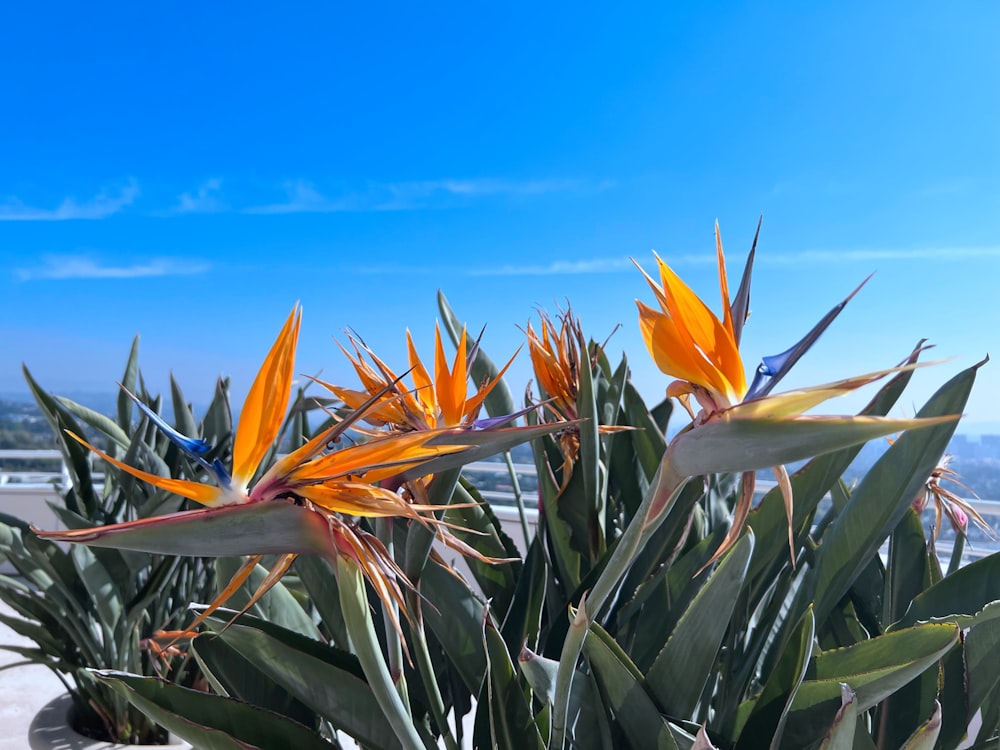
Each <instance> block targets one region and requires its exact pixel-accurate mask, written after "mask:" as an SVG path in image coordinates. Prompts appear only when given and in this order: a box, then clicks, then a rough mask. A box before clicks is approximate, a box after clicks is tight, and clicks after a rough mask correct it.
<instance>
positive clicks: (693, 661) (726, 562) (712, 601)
mask: <svg viewBox="0 0 1000 750" xmlns="http://www.w3.org/2000/svg"><path fill="white" fill-rule="evenodd" d="M753 545H754V539H753V532H749V531H748V532H747V533H746V534H744V535H743V537H742V538H741V539H740V540H739V542H737V543H736V544H735V545H734V546H733V549H732V551H731V552H729V553H728V554H726V555H725V556H724V557H723V558H722V561H721V562H720V563H719V567H718V568H717V569H716V570H715V572H714V573H713V574H712V576H711V577H710V578H709V579H708V581H706V583H705V585H704V586H703V587H702V589H701V591H699V592H698V594H697V595H696V596H695V597H694V599H693V600H692V602H691V604H690V606H689V607H688V608H687V610H685V612H684V614H683V615H681V618H680V620H678V622H677V627H676V628H674V629H673V631H672V632H671V634H670V637H669V638H668V639H667V642H666V644H665V645H664V646H663V649H662V650H661V651H660V653H659V654H658V655H657V657H656V660H655V661H654V662H653V666H652V667H650V669H649V671H648V672H647V673H646V686H647V687H648V688H649V691H650V692H651V693H652V694H653V695H654V696H655V697H656V699H657V701H658V702H659V705H660V706H661V707H662V708H663V709H664V711H665V712H666V713H667V714H668V715H670V716H675V717H680V718H687V717H688V716H690V715H691V713H692V712H693V711H694V708H695V705H696V704H697V703H698V700H699V699H700V697H701V692H702V688H703V687H704V685H705V684H706V682H707V681H708V678H709V677H710V675H711V673H712V670H713V668H714V667H715V664H716V661H717V659H718V653H719V648H720V646H721V645H722V639H723V637H724V636H725V633H726V630H727V629H728V628H729V619H730V616H731V614H732V611H733V608H734V607H735V606H736V601H737V599H738V598H739V592H740V589H741V588H742V587H743V581H744V577H745V576H746V572H747V566H748V565H749V563H750V557H751V555H752V554H753ZM677 675H684V680H683V682H678V680H677Z"/></svg>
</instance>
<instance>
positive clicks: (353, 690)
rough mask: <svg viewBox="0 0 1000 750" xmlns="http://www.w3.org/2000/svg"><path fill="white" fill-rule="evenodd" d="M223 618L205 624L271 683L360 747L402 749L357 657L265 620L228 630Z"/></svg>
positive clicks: (246, 620)
mask: <svg viewBox="0 0 1000 750" xmlns="http://www.w3.org/2000/svg"><path fill="white" fill-rule="evenodd" d="M229 616H231V613H230V615H229ZM221 617H225V618H226V619H221V618H220V617H216V616H213V617H211V618H209V619H208V620H207V621H206V622H207V624H208V625H209V626H210V627H211V628H212V629H213V630H214V631H216V633H217V636H216V637H218V638H221V639H222V640H223V641H224V642H225V643H226V644H227V645H228V646H230V647H232V648H233V649H235V650H236V651H237V652H238V653H239V654H241V655H242V656H243V657H244V658H245V659H247V660H249V661H250V662H251V663H253V664H254V665H255V666H256V667H257V669H259V670H260V671H261V672H262V673H263V674H264V675H265V676H266V678H267V679H269V680H273V681H274V682H276V683H277V684H278V685H280V686H281V687H282V688H284V689H285V690H287V691H288V693H289V694H291V695H293V696H295V698H297V699H298V700H299V701H301V702H302V703H304V704H305V705H307V706H309V707H310V708H311V709H312V710H314V711H315V712H316V713H318V714H320V715H321V716H323V717H325V718H326V719H327V720H328V721H330V722H331V723H332V724H333V725H334V726H336V727H337V728H338V729H341V730H342V731H344V732H346V733H347V734H349V735H350V736H352V737H354V738H355V739H356V740H358V742H360V743H362V744H364V745H370V746H372V747H380V748H381V747H384V748H398V747H400V743H399V741H398V740H397V739H396V735H395V733H394V732H393V729H392V727H390V726H389V724H388V722H387V721H386V720H385V717H384V716H383V715H382V711H381V709H380V708H379V704H378V702H377V701H376V700H375V696H374V694H373V693H372V690H371V689H370V687H369V686H368V684H367V682H366V680H365V679H364V677H363V674H362V672H361V668H360V665H359V663H358V660H357V659H356V658H355V657H354V656H352V655H351V654H348V653H346V652H344V651H341V650H340V649H336V648H334V647H332V646H326V645H324V644H322V643H320V642H318V641H315V640H312V639H310V638H307V637H305V636H303V635H301V634H299V633H295V632H294V631H291V630H287V629H285V628H279V627H277V626H274V625H271V624H270V623H266V622H265V621H261V620H256V619H254V618H247V617H245V616H244V617H242V618H240V619H239V620H238V621H237V622H235V623H233V624H232V625H227V623H228V622H229V619H228V616H226V613H222V614H221ZM201 637H202V636H199V638H201Z"/></svg>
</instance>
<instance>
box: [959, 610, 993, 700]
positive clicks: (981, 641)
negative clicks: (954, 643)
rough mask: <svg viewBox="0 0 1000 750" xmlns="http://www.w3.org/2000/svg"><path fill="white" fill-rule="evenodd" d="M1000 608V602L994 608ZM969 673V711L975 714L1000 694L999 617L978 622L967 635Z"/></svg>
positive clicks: (966, 649)
mask: <svg viewBox="0 0 1000 750" xmlns="http://www.w3.org/2000/svg"><path fill="white" fill-rule="evenodd" d="M998 607H1000V602H996V603H994V604H993V608H994V609H996V608H998ZM965 663H966V670H967V674H968V678H967V679H968V698H967V700H968V714H969V717H971V716H972V714H974V713H975V712H976V711H977V710H978V709H979V708H980V706H982V705H983V704H985V703H986V702H987V700H989V699H990V698H991V696H993V697H994V698H995V697H996V696H1000V669H997V665H998V664H1000V619H992V620H988V621H986V622H982V623H979V624H977V625H976V626H975V627H974V628H972V629H971V630H970V631H969V633H968V635H966V637H965Z"/></svg>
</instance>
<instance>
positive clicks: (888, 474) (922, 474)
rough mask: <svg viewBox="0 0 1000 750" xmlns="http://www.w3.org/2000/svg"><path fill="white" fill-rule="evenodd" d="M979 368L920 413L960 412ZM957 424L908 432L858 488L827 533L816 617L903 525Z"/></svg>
mask: <svg viewBox="0 0 1000 750" xmlns="http://www.w3.org/2000/svg"><path fill="white" fill-rule="evenodd" d="M976 369H977V367H972V368H969V369H967V370H965V371H963V372H962V373H959V375H957V376H955V377H954V378H952V379H951V380H950V381H948V382H947V383H946V384H945V385H944V386H942V387H941V388H940V389H939V390H938V391H937V393H935V394H934V395H933V396H932V397H931V399H930V400H929V401H928V402H927V404H926V405H925V406H924V408H923V409H921V410H920V412H919V413H918V414H917V417H918V418H928V419H930V418H935V417H939V416H941V415H953V414H960V413H961V412H962V410H963V409H964V408H965V403H966V401H967V400H968V397H969V392H970V390H971V388H972V384H973V382H974V381H975V376H976ZM955 425H956V422H955V421H953V420H949V421H947V422H944V423H941V424H936V425H934V426H930V427H925V428H923V429H919V430H912V431H909V432H906V433H904V434H903V435H902V436H900V438H899V439H898V440H896V441H895V442H894V443H893V444H892V445H891V446H890V447H889V449H888V450H887V451H886V452H885V454H883V455H882V457H881V458H879V460H878V461H876V463H875V465H874V466H872V468H871V469H870V470H869V472H868V474H866V475H865V477H864V479H862V480H861V483H860V484H859V485H858V486H857V487H856V488H855V490H854V492H853V493H852V494H851V500H850V502H849V503H848V505H847V507H846V508H845V509H844V511H843V512H842V513H841V514H840V515H839V516H838V517H837V519H836V520H835V521H834V522H833V525H832V526H831V527H830V529H829V530H828V531H827V532H826V534H824V535H823V544H822V546H821V547H820V550H819V554H818V556H817V560H816V575H815V578H814V579H813V581H812V586H813V588H812V591H813V592H814V596H815V602H816V605H815V606H816V619H817V620H823V619H824V618H825V617H826V616H827V614H828V613H829V612H830V611H831V610H832V609H833V607H834V606H835V605H836V603H837V601H839V599H840V598H841V597H842V596H843V595H844V594H845V593H846V592H847V590H848V589H849V588H850V586H851V584H852V582H853V581H854V579H855V578H856V577H857V575H858V574H859V573H860V571H861V570H862V568H863V567H864V566H865V565H866V564H867V562H868V560H869V559H870V558H871V557H872V556H873V555H875V554H876V553H877V552H878V548H879V546H880V545H881V543H882V540H883V539H885V538H886V537H887V536H888V535H889V533H890V532H891V531H892V529H893V528H895V526H896V524H898V523H899V520H900V519H901V518H902V517H903V514H904V513H905V512H906V509H907V508H908V507H909V506H910V503H911V501H912V500H913V498H914V497H916V496H917V491H918V490H919V489H920V488H921V487H922V486H923V484H924V482H925V481H926V480H927V477H928V476H930V473H931V471H932V470H933V469H934V467H935V466H936V465H937V463H938V461H939V460H940V458H941V455H942V453H944V450H945V448H946V447H947V445H948V441H949V440H950V439H951V436H952V434H953V433H954V432H955Z"/></svg>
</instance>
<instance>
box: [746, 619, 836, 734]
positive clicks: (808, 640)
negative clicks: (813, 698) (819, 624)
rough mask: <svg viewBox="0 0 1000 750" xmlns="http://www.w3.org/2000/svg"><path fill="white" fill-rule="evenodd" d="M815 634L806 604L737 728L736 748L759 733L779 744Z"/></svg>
mask: <svg viewBox="0 0 1000 750" xmlns="http://www.w3.org/2000/svg"><path fill="white" fill-rule="evenodd" d="M815 638H816V620H815V618H814V617H813V611H812V608H811V607H810V608H809V609H807V610H806V614H805V616H804V617H803V618H802V622H801V623H799V625H798V627H797V629H796V632H795V634H794V635H793V636H792V638H791V639H790V640H789V642H788V644H787V645H786V646H785V649H784V651H783V652H782V654H781V657H780V658H779V659H778V664H777V666H776V667H775V668H774V669H773V670H772V671H771V674H770V676H769V677H768V678H767V682H766V683H765V684H764V690H763V691H762V692H761V694H760V697H759V698H758V699H757V701H756V702H755V703H754V706H753V710H752V711H751V713H750V716H749V718H748V719H747V721H746V723H745V724H744V725H743V726H742V727H741V728H740V741H738V742H737V744H736V748H737V750H742V749H743V748H745V747H749V746H752V745H753V744H754V743H755V742H756V741H757V740H758V739H759V738H760V737H771V738H772V740H771V747H772V748H777V747H779V746H780V742H781V735H782V733H783V732H784V730H785V722H786V721H787V718H788V712H789V710H790V709H791V707H792V702H793V701H794V700H795V694H796V692H798V689H799V685H801V684H802V681H803V680H804V679H805V676H806V669H807V667H808V666H809V663H810V661H811V659H812V655H813V648H814V642H815ZM852 695H853V694H852ZM852 734H853V730H852Z"/></svg>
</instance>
